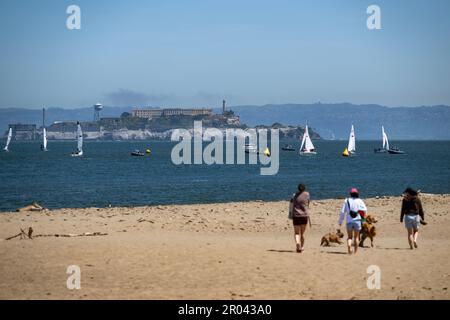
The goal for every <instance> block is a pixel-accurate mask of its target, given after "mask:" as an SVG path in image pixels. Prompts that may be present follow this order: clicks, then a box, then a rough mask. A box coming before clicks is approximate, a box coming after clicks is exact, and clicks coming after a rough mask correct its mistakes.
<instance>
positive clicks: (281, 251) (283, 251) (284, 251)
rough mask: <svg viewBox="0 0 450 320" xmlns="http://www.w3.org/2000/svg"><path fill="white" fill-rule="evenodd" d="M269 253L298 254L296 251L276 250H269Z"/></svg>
mask: <svg viewBox="0 0 450 320" xmlns="http://www.w3.org/2000/svg"><path fill="white" fill-rule="evenodd" d="M267 251H269V252H279V253H297V252H296V251H295V250H275V249H269V250H267Z"/></svg>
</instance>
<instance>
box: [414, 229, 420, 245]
mask: <svg viewBox="0 0 450 320" xmlns="http://www.w3.org/2000/svg"><path fill="white" fill-rule="evenodd" d="M418 236H419V230H418V229H414V230H413V243H414V247H415V248H416V249H417V247H418V246H417V237H418Z"/></svg>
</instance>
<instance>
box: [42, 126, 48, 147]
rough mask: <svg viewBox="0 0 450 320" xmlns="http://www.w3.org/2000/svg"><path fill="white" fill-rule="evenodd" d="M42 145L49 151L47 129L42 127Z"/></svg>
mask: <svg viewBox="0 0 450 320" xmlns="http://www.w3.org/2000/svg"><path fill="white" fill-rule="evenodd" d="M42 137H43V138H42V139H43V140H42V147H43V150H44V151H47V130H45V128H44V129H42Z"/></svg>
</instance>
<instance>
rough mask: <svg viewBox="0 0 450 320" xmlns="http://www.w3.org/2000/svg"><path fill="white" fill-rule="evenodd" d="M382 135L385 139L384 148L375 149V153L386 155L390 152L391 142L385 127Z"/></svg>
mask: <svg viewBox="0 0 450 320" xmlns="http://www.w3.org/2000/svg"><path fill="white" fill-rule="evenodd" d="M381 135H382V137H383V147H382V148H378V149H375V150H374V151H375V153H386V152H388V150H389V140H388V137H387V134H386V132H385V131H384V126H381Z"/></svg>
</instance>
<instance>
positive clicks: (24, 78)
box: [0, 0, 450, 108]
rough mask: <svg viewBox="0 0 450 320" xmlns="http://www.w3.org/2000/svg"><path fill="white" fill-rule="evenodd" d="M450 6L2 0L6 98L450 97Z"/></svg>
mask: <svg viewBox="0 0 450 320" xmlns="http://www.w3.org/2000/svg"><path fill="white" fill-rule="evenodd" d="M71 4H77V5H79V6H80V8H81V15H82V16H81V30H68V29H67V28H66V19H67V17H68V15H67V14H66V8H67V6H69V5H71ZM370 4H377V5H379V6H380V8H381V21H382V30H368V29H367V27H366V19H367V17H368V15H367V13H366V9H367V7H368V6H369V5H370ZM449 15H450V1H447V0H432V1H425V0H390V1H381V0H372V1H365V0H348V1H336V0H329V1H325V0H318V1H300V0H295V1H283V0H281V1H264V0H258V1H253V0H247V1H244V0H240V1H235V0H227V1H218V0H216V1H213V0H211V1H206V0H198V1H196V0H193V1H170V0H166V1H152V0H146V1H145V0H128V1H124V0H118V1H99V0H95V1H92V0H90V1H89V0H72V1H64V0H59V1H58V0H54V1H50V0H40V1H32V0H29V1H24V0H2V1H1V2H0V108H5V107H36V108H37V107H40V106H42V105H45V106H48V107H50V106H59V107H64V108H75V107H86V106H90V105H92V104H93V103H95V102H97V101H100V102H102V103H104V104H105V105H136V104H138V105H139V104H140V105H142V104H144V105H153V106H156V105H160V106H186V107H187V106H212V107H216V106H219V105H220V101H221V100H222V98H225V99H227V100H228V101H229V103H230V104H231V105H241V104H267V103H312V102H317V101H321V102H352V103H378V104H382V105H388V106H418V105H434V104H448V105H450V86H449V84H450V61H449V60H450V58H449V57H450V41H449V39H450V19H449V18H448V17H449Z"/></svg>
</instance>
